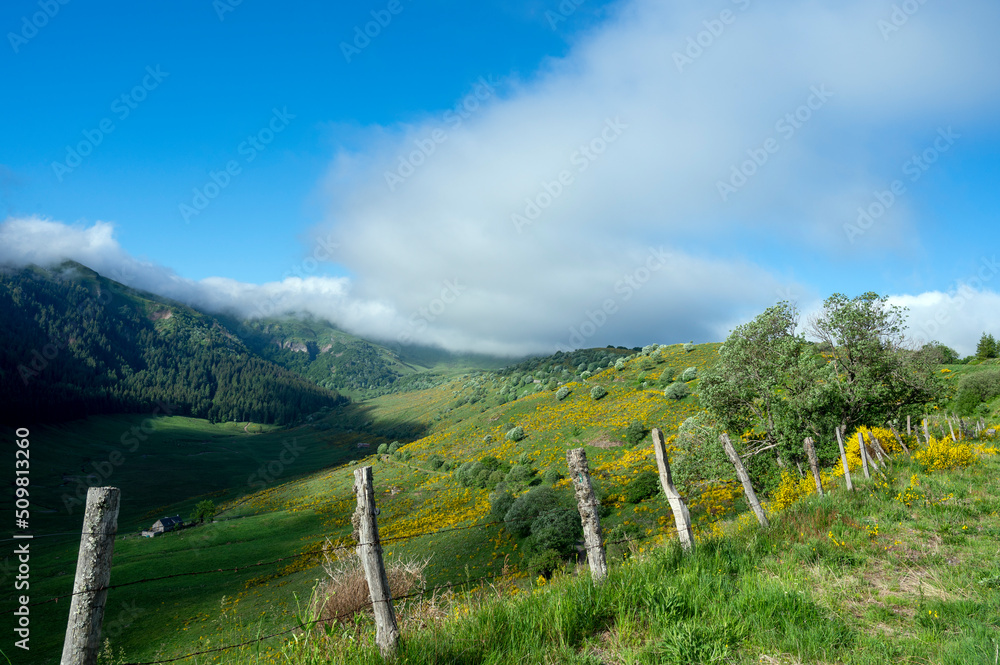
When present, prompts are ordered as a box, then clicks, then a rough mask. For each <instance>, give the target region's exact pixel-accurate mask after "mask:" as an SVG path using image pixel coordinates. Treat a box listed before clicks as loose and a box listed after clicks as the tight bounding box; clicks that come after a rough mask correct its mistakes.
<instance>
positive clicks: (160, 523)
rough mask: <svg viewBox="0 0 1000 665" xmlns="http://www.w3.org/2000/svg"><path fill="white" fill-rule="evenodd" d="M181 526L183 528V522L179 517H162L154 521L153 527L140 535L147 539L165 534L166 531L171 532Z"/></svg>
mask: <svg viewBox="0 0 1000 665" xmlns="http://www.w3.org/2000/svg"><path fill="white" fill-rule="evenodd" d="M181 526H184V520H182V519H181V516H180V515H174V516H173V517H163V518H161V519H158V520H156V521H155V522H154V523H153V526H151V527H150V528H149V530H148V531H143V532H142V535H144V536H146V537H147V538H152V537H153V536H157V535H159V534H161V533H166V532H167V531H173V530H174V529H177V528H179V527H181Z"/></svg>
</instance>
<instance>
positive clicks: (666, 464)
mask: <svg viewBox="0 0 1000 665" xmlns="http://www.w3.org/2000/svg"><path fill="white" fill-rule="evenodd" d="M652 434H653V452H654V453H655V454H656V466H657V468H658V469H659V471H660V486H661V487H663V495H664V496H665V497H667V502H668V503H669V504H670V510H672V511H674V524H676V525H677V539H678V540H679V541H680V543H681V547H683V548H684V549H686V550H691V549H693V548H694V531H692V530H691V514H690V513H689V512H688V507H687V504H685V503H684V499H683V498H681V495H680V492H678V491H677V488H676V487H674V479H673V477H672V476H671V475H670V460H668V459H667V448H666V446H665V445H664V441H663V432H661V431H660V430H659V428H656V427H654V428H653V433H652Z"/></svg>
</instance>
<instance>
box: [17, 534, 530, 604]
mask: <svg viewBox="0 0 1000 665" xmlns="http://www.w3.org/2000/svg"><path fill="white" fill-rule="evenodd" d="M512 521H514V520H507V521H498V522H486V523H484V524H472V525H467V526H459V527H450V528H446V529H437V530H435V531H423V532H421V533H415V534H409V535H404V536H388V537H386V538H380V539H379V544H380V545H381V544H382V543H386V542H397V541H404V540H412V539H414V538H420V537H423V536H429V535H435V534H438V533H446V532H450V531H464V530H468V529H476V528H484V527H488V526H495V525H497V524H508V523H510V522H512ZM245 542H249V541H245ZM356 547H358V544H357V543H350V544H344V545H334V546H331V547H326V546H324V547H322V548H321V549H319V550H316V551H309V552H300V553H299V554H291V555H288V556H284V557H280V558H278V559H272V560H271V561H262V562H261V561H259V562H257V563H250V564H246V565H242V566H235V567H233V568H213V569H209V570H199V571H192V572H187V573H173V574H171V575H162V576H160V577H148V578H144V579H141V580H132V581H130V582H121V583H119V584H109V585H107V586H103V587H98V588H96V589H84V590H82V591H74V592H72V593H67V594H63V595H61V596H53V597H52V598H49V599H47V600H42V601H38V602H37V603H31V604H30V605H27V606H26V607H36V606H38V605H46V604H48V603H53V602H58V601H59V600H62V599H63V598H71V597H73V596H78V595H82V594H86V593H98V592H101V591H108V590H111V589H118V588H121V587H126V586H132V585H135V584H145V583H147V582H158V581H161V580H166V579H172V578H176V577H189V576H193V575H208V574H211V573H235V572H239V571H241V570H246V569H248V568H257V567H260V566H267V565H272V564H276V563H281V562H282V561H290V560H293V559H301V558H303V557H319V556H322V555H323V554H324V553H328V552H335V551H338V550H347V549H353V548H356ZM190 549H200V548H190ZM15 611H17V610H16V609H14V610H10V611H8V612H4V613H3V614H13V613H14V612H15Z"/></svg>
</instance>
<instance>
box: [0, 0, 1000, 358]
mask: <svg viewBox="0 0 1000 665" xmlns="http://www.w3.org/2000/svg"><path fill="white" fill-rule="evenodd" d="M896 4H898V5H899V6H900V7H902V8H908V9H910V10H911V14H912V15H907V14H905V13H903V14H897V15H894V14H893V12H894V9H893V7H894V6H896ZM914 10H915V11H914ZM899 11H903V9H900V10H899ZM904 19H905V20H904ZM887 26H888V27H887ZM998 26H1000V8H998V7H997V6H996V5H995V3H989V2H986V1H985V0H977V1H970V2H966V3H963V4H962V8H961V10H960V11H959V10H956V9H955V8H954V7H952V6H950V5H945V4H942V3H919V2H915V1H914V2H912V3H909V2H907V3H895V4H894V3H893V2H889V1H887V0H880V1H878V2H870V1H865V2H862V1H861V0H846V1H845V2H841V3H837V4H836V5H828V4H827V3H820V2H814V1H807V2H796V3H791V2H787V3H777V4H775V3H758V2H756V1H755V0H739V1H733V2H719V3H716V4H715V5H713V6H706V5H704V4H702V3H694V2H681V3H662V2H658V1H655V0H633V1H631V2H622V3H621V4H620V5H618V6H617V8H616V11H615V13H614V15H613V16H612V18H610V19H609V20H608V21H607V22H606V23H605V24H604V25H602V26H600V27H599V28H597V29H595V30H593V31H591V32H588V33H586V34H585V35H583V36H581V37H580V38H579V39H578V41H577V42H576V43H575V44H574V46H573V47H572V48H571V50H570V52H569V54H568V55H567V56H566V57H564V58H560V59H553V60H550V61H548V62H546V63H544V64H543V66H542V67H541V68H540V70H539V71H538V72H536V73H535V74H534V75H533V76H531V77H529V78H527V79H525V80H497V79H495V78H490V77H485V78H484V81H486V83H485V84H484V83H478V84H476V85H475V86H473V87H472V88H471V89H470V92H469V95H468V96H466V97H464V98H463V99H460V100H456V104H458V105H459V110H460V112H461V115H459V114H456V113H455V111H454V110H452V111H451V112H449V113H445V112H444V111H443V110H442V112H440V113H434V112H428V113H426V114H424V115H422V116H421V117H419V118H411V119H405V120H406V121H403V122H400V124H398V125H392V126H384V127H383V126H373V127H365V128H362V130H360V131H357V132H355V135H354V136H352V137H351V141H350V144H351V146H352V147H351V148H350V149H346V148H345V149H343V150H341V151H340V152H338V153H337V154H336V155H335V157H334V159H333V160H332V163H331V166H330V169H329V173H328V174H327V175H326V177H325V178H324V180H323V188H324V191H325V192H326V194H327V195H328V196H329V201H330V203H329V214H328V218H327V220H326V221H325V222H324V223H323V224H321V225H320V226H318V227H317V228H316V229H315V235H316V239H317V243H316V245H314V246H322V247H324V248H327V247H331V246H334V245H335V246H336V248H335V249H334V251H333V252H332V253H333V260H334V261H336V262H338V263H340V264H341V265H342V266H343V267H345V268H346V269H347V270H348V271H349V274H351V275H352V277H351V278H350V279H346V278H326V277H306V278H288V279H285V280H283V281H282V282H275V283H270V284H264V285H249V284H241V283H237V282H234V281H232V280H227V279H224V278H213V279H208V280H203V281H201V282H192V281H190V280H184V279H181V278H179V277H178V276H177V275H176V274H174V273H173V272H172V271H170V270H169V269H166V268H163V267H161V266H156V265H154V264H151V263H148V262H143V261H140V260H136V259H134V258H132V257H129V256H127V255H126V254H125V253H124V252H123V251H122V250H121V248H120V247H118V245H117V243H116V242H115V241H114V239H113V236H112V233H111V228H110V226H108V225H106V224H101V223H98V224H95V225H92V226H90V227H65V226H63V225H60V224H57V223H56V222H48V221H45V220H37V219H34V220H24V219H22V220H8V222H6V223H5V224H4V225H3V227H2V228H0V239H2V240H3V247H4V249H3V250H0V253H2V256H6V257H13V260H18V261H36V262H43V261H44V260H50V259H52V258H53V257H55V256H56V255H62V254H65V255H66V256H70V257H72V258H76V259H77V260H79V261H81V262H83V263H85V264H87V265H90V266H91V267H94V268H95V269H97V270H99V271H101V272H104V273H106V274H108V275H109V276H111V277H115V278H120V279H122V281H125V282H127V283H130V284H133V285H136V286H139V287H141V288H147V289H150V290H153V291H157V292H160V293H163V294H164V295H169V296H172V297H175V298H178V299H181V300H184V301H186V302H191V303H192V304H196V305H201V306H204V307H209V308H213V309H217V310H218V309H227V308H228V309H235V310H237V311H239V312H240V313H243V314H246V315H260V314H261V313H272V312H273V313H284V312H295V311H309V312H312V313H315V314H317V315H319V316H324V317H327V318H330V319H332V320H334V321H335V322H337V323H339V324H340V325H342V326H344V327H345V328H346V329H348V330H351V331H353V332H357V333H360V334H363V335H367V336H371V337H378V338H381V339H387V340H390V341H395V340H406V341H414V342H420V343H433V344H438V345H441V346H444V347H446V348H449V349H454V350H477V351H483V352H498V353H516V352H524V351H551V350H554V349H555V348H557V347H566V346H578V345H580V346H591V345H605V344H624V345H628V346H632V345H635V344H644V343H648V342H651V341H659V342H676V341H685V340H688V339H693V340H696V341H710V340H719V339H722V338H724V336H725V334H726V332H727V331H728V330H729V329H730V328H731V327H732V326H733V325H735V324H737V323H739V322H741V321H744V320H746V319H747V318H749V317H750V316H752V315H754V314H755V313H757V312H759V311H760V310H761V309H763V308H764V307H765V306H767V305H769V304H770V303H772V302H773V301H774V300H776V299H778V298H787V297H789V296H791V297H797V298H798V299H800V300H805V301H807V302H815V301H816V300H817V298H818V297H819V296H820V295H821V294H818V293H817V289H818V288H819V285H818V284H808V283H806V284H803V283H801V280H800V279H798V278H797V277H796V271H795V269H794V266H802V265H805V264H806V263H810V264H813V265H816V266H821V267H823V268H825V270H826V272H827V273H832V272H833V269H834V267H837V266H840V265H844V266H848V267H851V266H853V267H854V268H856V267H857V266H858V265H859V264H858V263H852V261H855V260H856V257H860V258H859V259H858V260H861V259H863V260H866V261H870V260H872V257H874V256H877V257H878V259H879V260H880V261H885V262H888V264H889V265H891V262H892V260H893V257H894V256H896V257H898V256H902V255H905V254H907V253H909V252H912V251H913V250H914V249H915V248H919V246H920V243H921V240H920V227H921V224H922V223H926V220H925V219H924V218H923V217H922V215H921V212H920V210H919V208H918V206H917V197H915V196H913V195H910V194H909V193H904V194H901V195H899V196H896V197H895V200H894V201H893V203H892V205H890V206H888V209H887V210H886V212H885V213H884V214H883V215H882V216H880V217H879V219H878V220H877V223H874V224H873V225H872V226H870V228H865V229H861V230H863V231H864V233H863V234H861V235H856V234H855V236H854V237H849V236H848V234H846V233H845V223H849V222H852V221H854V220H855V219H856V217H857V212H856V211H857V208H858V207H859V206H868V205H869V204H871V203H872V202H873V201H875V200H876V199H874V198H873V196H874V193H875V192H881V191H883V190H885V189H886V188H887V187H888V186H889V184H890V182H891V181H892V180H893V179H896V178H903V177H905V174H904V173H903V171H902V169H903V162H904V161H905V160H906V158H907V157H908V156H909V155H911V154H913V153H915V152H918V151H923V150H924V149H927V148H929V147H931V146H933V145H934V142H935V140H937V137H938V136H939V134H938V132H939V130H944V131H947V128H949V127H952V131H953V132H954V133H957V134H959V135H961V136H962V137H963V138H959V139H958V140H959V141H961V140H975V139H974V138H969V137H974V135H975V132H976V130H977V128H980V129H981V128H982V127H984V126H985V127H994V126H995V118H996V117H997V110H998V109H997V106H998V104H997V102H998V100H1000V77H997V76H995V73H994V71H993V69H994V64H995V63H996V62H998V61H1000V40H996V39H995V33H996V28H997V27H998ZM896 28H898V29H896ZM484 74H485V73H484ZM939 145H940V141H939ZM765 157H766V160H765ZM754 159H755V160H756V161H757V162H759V164H757V163H754V162H753V161H750V162H748V160H754ZM734 167H735V168H737V169H742V170H743V171H744V172H745V173H750V172H751V171H752V173H750V175H748V176H746V177H745V181H744V180H741V179H740V178H739V177H735V178H734V176H733V169H734ZM720 181H721V182H724V183H727V184H728V185H729V186H730V187H731V189H729V190H724V191H723V190H720V187H719V182H720ZM908 187H909V188H910V189H913V188H914V186H913V185H911V184H909V183H908ZM8 243H10V245H9V246H8ZM307 253H308V250H307ZM325 255H326V254H325V252H324V256H325ZM911 264H912V261H907V262H905V263H904V262H900V263H899V264H897V265H906V266H910V265H911ZM861 265H864V264H861ZM820 272H822V271H820ZM814 279H816V278H814ZM822 288H823V289H824V290H827V289H828V290H847V289H844V288H841V286H840V285H839V284H834V285H831V284H830V283H829V281H827V282H824V283H823V285H822ZM875 288H877V287H875ZM977 293H979V295H978V296H977V298H980V300H978V301H977V302H979V303H985V304H988V303H990V302H991V301H990V298H993V297H994V294H993V292H992V291H990V290H989V287H986V288H985V289H984V290H981V292H977ZM933 297H934V294H922V295H919V296H899V298H901V299H902V300H901V301H903V300H906V298H914V299H916V300H913V301H907V302H910V303H911V305H918V306H919V308H920V310H919V311H920V314H919V315H915V316H911V320H914V319H916V318H917V317H918V316H924V314H923V312H924V311H925V309H926V308H928V307H933V306H939V305H926V303H927V302H930V301H931V300H932V299H933ZM941 297H943V298H954V297H955V296H954V295H948V294H943V295H942V296H941ZM941 302H944V301H941ZM914 309H915V310H916V309H917V307H914ZM977 309H978V308H977ZM927 311H930V310H929V309H927ZM958 320H959V319H958V318H957V317H956V318H955V322H956V325H952V326H949V327H948V328H947V329H944V330H942V332H941V334H940V335H938V336H937V337H938V339H940V340H941V341H943V342H945V343H949V344H952V345H954V346H955V347H956V348H959V349H960V350H963V351H966V350H967V348H968V340H967V339H966V338H968V337H970V335H975V336H978V332H969V331H968V330H966V329H965V328H963V327H962V326H964V325H966V324H967V325H968V326H971V327H972V328H975V329H976V330H977V331H978V330H979V329H980V328H982V327H983V325H982V324H984V323H988V322H987V321H985V320H979V319H976V320H972V319H970V320H968V321H964V320H963V321H962V325H961V326H960V325H957V322H958ZM960 328H961V330H960Z"/></svg>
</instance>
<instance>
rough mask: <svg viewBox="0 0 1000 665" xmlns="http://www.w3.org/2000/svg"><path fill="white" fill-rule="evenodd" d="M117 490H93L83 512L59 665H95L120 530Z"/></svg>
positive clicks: (111, 488)
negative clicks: (112, 560)
mask: <svg viewBox="0 0 1000 665" xmlns="http://www.w3.org/2000/svg"><path fill="white" fill-rule="evenodd" d="M120 496H121V491H120V490H119V489H118V488H117V487H91V488H90V489H89V490H87V507H86V508H85V509H84V513H83V534H82V536H81V537H80V551H79V554H78V555H77V559H76V578H75V579H74V581H73V599H72V600H71V601H70V605H69V621H68V622H67V624H66V641H65V642H63V650H62V658H61V659H60V661H59V662H60V665H95V663H97V653H98V651H100V647H101V623H102V621H103V620H104V605H105V603H106V602H107V599H108V589H107V586H108V583H109V582H110V581H111V559H112V557H113V556H114V550H115V532H116V531H117V530H118V506H119V503H120Z"/></svg>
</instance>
